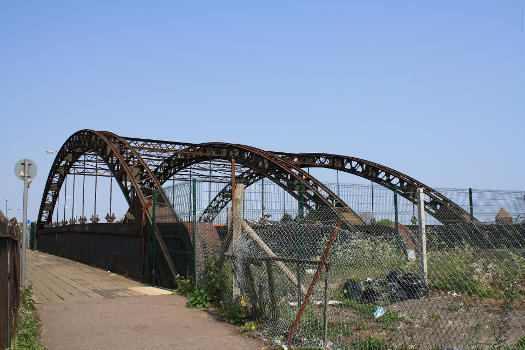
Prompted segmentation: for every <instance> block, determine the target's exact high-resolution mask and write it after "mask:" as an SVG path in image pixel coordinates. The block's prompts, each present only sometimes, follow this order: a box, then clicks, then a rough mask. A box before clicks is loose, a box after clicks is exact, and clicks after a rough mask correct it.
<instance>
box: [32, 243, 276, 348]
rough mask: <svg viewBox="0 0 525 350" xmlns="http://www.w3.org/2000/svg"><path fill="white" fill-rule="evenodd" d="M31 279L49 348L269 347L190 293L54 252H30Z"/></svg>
mask: <svg viewBox="0 0 525 350" xmlns="http://www.w3.org/2000/svg"><path fill="white" fill-rule="evenodd" d="M27 280H28V283H31V284H32V285H33V295H34V299H35V302H36V307H37V311H38V313H39V315H40V319H41V321H42V331H41V342H42V345H44V347H45V348H46V349H47V350H53V349H71V350H72V349H268V348H269V347H268V346H266V345H265V344H263V343H262V342H259V341H257V340H255V339H252V338H250V337H248V336H245V335H244V334H241V333H240V332H239V331H238V329H236V328H234V327H232V326H230V325H228V324H226V323H224V322H220V321H219V320H218V319H217V317H216V316H215V315H214V313H213V312H212V311H208V310H198V309H188V308H186V307H185V304H186V298H183V297H181V296H178V295H173V294H171V292H169V291H166V290H164V289H160V288H154V287H151V286H147V285H144V284H142V283H139V282H136V281H133V280H130V279H128V278H125V277H123V276H120V275H117V274H114V273H111V272H108V271H104V270H101V269H97V268H94V267H90V266H87V265H84V264H80V263H77V262H74V261H71V260H68V259H64V258H60V257H56V256H54V255H49V254H45V253H41V252H37V251H35V252H31V251H28V252H27Z"/></svg>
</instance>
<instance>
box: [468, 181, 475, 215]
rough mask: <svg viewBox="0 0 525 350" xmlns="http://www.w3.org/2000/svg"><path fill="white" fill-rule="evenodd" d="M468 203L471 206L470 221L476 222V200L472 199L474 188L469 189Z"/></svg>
mask: <svg viewBox="0 0 525 350" xmlns="http://www.w3.org/2000/svg"><path fill="white" fill-rule="evenodd" d="M468 203H469V208H470V222H474V202H473V201H472V188H470V187H469V189H468Z"/></svg>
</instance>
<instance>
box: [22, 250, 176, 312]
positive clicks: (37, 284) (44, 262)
mask: <svg viewBox="0 0 525 350" xmlns="http://www.w3.org/2000/svg"><path fill="white" fill-rule="evenodd" d="M26 269H27V280H28V281H27V282H28V283H30V284H32V285H33V295H34V299H35V302H36V303H37V304H38V303H48V302H61V301H69V300H82V299H85V300H90V299H111V298H117V297H127V296H139V295H161V294H171V293H170V292H169V291H166V290H162V289H159V288H153V287H149V286H147V285H144V284H142V283H140V282H137V281H134V280H131V279H128V278H126V277H123V276H120V275H117V274H115V273H112V272H110V271H104V270H101V269H97V268H94V267H91V266H88V265H84V264H81V263H78V262H74V261H71V260H68V259H64V258H61V257H57V256H54V255H49V254H45V253H41V252H31V251H28V253H27V267H26Z"/></svg>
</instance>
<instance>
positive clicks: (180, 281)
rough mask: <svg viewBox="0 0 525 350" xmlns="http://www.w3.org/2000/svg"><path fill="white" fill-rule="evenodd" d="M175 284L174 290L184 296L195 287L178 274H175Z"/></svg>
mask: <svg viewBox="0 0 525 350" xmlns="http://www.w3.org/2000/svg"><path fill="white" fill-rule="evenodd" d="M175 284H176V285H177V288H176V289H175V290H174V292H175V293H177V294H179V295H182V296H185V297H187V296H189V295H190V294H191V293H192V292H193V290H194V289H195V286H194V284H193V283H192V282H191V281H190V280H189V279H184V278H183V277H182V276H180V275H177V276H176V278H175Z"/></svg>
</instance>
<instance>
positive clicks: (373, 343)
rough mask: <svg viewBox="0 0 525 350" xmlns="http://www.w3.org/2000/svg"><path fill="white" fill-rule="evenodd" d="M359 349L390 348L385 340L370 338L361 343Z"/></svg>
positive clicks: (378, 349) (377, 349)
mask: <svg viewBox="0 0 525 350" xmlns="http://www.w3.org/2000/svg"><path fill="white" fill-rule="evenodd" d="M357 348H358V349H360V350H386V349H387V348H388V346H387V345H386V343H385V341H384V340H383V339H380V338H375V337H368V338H366V339H364V340H363V341H361V342H360V343H359V345H358V347H357Z"/></svg>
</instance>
